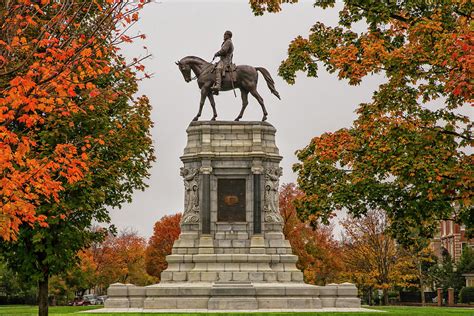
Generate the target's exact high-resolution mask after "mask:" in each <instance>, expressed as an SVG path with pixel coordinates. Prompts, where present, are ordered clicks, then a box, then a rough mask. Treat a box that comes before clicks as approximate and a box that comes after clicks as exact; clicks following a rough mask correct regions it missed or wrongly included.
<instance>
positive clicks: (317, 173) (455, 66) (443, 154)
mask: <svg viewBox="0 0 474 316" xmlns="http://www.w3.org/2000/svg"><path fill="white" fill-rule="evenodd" d="M283 2H291V3H293V2H297V1H296V0H287V1H276V0H258V1H257V0H251V1H250V3H251V5H252V8H253V10H254V12H255V13H256V14H263V12H264V11H269V12H278V11H279V10H280V9H281V7H280V4H281V3H283ZM334 5H335V1H334V0H316V1H315V6H318V7H321V8H323V9H327V8H329V7H333V6H334ZM473 6H474V4H473V2H472V1H457V0H447V1H418V0H407V1H365V0H350V1H349V0H345V1H344V6H343V8H342V10H340V12H339V17H340V18H339V23H338V24H339V25H338V26H337V27H328V26H326V25H324V24H323V23H320V22H318V23H316V24H315V25H314V26H313V27H312V28H311V33H310V34H309V36H308V37H307V38H303V37H301V36H298V37H297V38H296V39H294V40H293V41H292V42H291V44H290V46H289V49H288V58H287V59H286V60H284V61H283V62H282V63H281V66H280V68H279V75H280V76H282V77H283V78H284V79H285V80H286V81H287V82H289V83H291V84H292V83H294V82H295V78H296V72H298V71H304V72H306V74H307V75H308V76H312V77H316V76H317V73H318V71H319V67H321V66H324V67H325V69H326V70H327V71H329V72H330V73H334V72H337V73H338V77H339V78H340V79H346V80H348V81H349V84H351V85H357V84H360V83H361V81H362V79H363V78H364V77H366V76H367V75H370V74H376V73H380V74H384V75H385V77H386V82H385V83H383V84H381V85H380V86H379V89H378V91H376V92H374V95H373V98H372V101H371V102H369V103H363V104H360V105H359V107H358V109H357V115H358V117H357V119H356V120H355V121H354V123H353V126H351V127H348V128H343V129H340V130H338V131H335V132H328V133H325V134H323V135H320V136H317V137H314V138H313V139H312V141H311V142H310V144H309V145H308V146H306V147H305V148H304V149H302V150H300V151H299V152H298V153H297V156H298V159H299V160H300V162H299V163H298V164H296V165H295V166H294V170H295V171H296V172H298V185H299V187H300V188H301V190H302V191H303V192H304V196H303V197H302V198H301V199H300V201H299V205H298V212H299V214H300V216H301V217H302V218H303V219H313V220H317V219H322V220H323V222H328V220H329V218H330V217H331V215H332V213H333V212H334V210H337V209H342V208H346V209H347V210H348V212H349V213H350V214H353V215H356V216H358V215H360V214H367V213H368V212H369V211H370V210H372V209H380V210H384V211H385V212H386V214H387V216H388V217H389V219H390V230H391V232H392V233H393V234H394V235H395V236H396V238H397V241H398V242H401V243H404V244H410V243H411V242H412V241H413V240H417V239H418V237H422V238H430V237H432V236H433V234H434V232H435V231H436V228H437V225H438V221H439V220H442V219H454V220H455V221H456V222H457V223H464V224H465V226H466V229H467V230H468V231H471V232H472V231H473V229H474V212H472V201H473V192H474V188H473V181H474V176H473V170H474V164H473V155H472V154H471V153H469V152H467V151H466V150H465V148H466V147H468V146H470V145H472V125H473V124H472V120H471V119H470V118H469V117H468V116H466V115H464V114H463V113H464V112H466V111H468V109H467V107H468V104H469V103H470V102H472V88H473V82H472V80H471V78H472V76H473V73H472V70H473V67H472V52H473V51H474V50H473V33H472V30H471V24H472V14H471V12H472V11H473ZM358 22H363V23H364V22H365V24H366V26H367V29H366V30H365V31H363V32H355V31H353V30H352V27H353V25H354V24H355V23H358Z"/></svg>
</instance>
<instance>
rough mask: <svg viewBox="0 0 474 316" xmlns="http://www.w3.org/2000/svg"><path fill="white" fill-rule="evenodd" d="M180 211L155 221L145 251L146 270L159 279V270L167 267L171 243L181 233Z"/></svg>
mask: <svg viewBox="0 0 474 316" xmlns="http://www.w3.org/2000/svg"><path fill="white" fill-rule="evenodd" d="M180 221H181V213H178V214H174V215H166V216H163V217H162V218H161V219H160V220H159V221H157V222H156V223H155V226H154V228H153V236H151V237H150V240H149V241H148V246H147V248H146V252H145V265H146V271H147V272H148V274H149V275H152V276H154V277H155V278H157V279H158V280H160V274H161V271H163V270H165V269H166V268H167V267H168V264H167V262H166V256H167V255H170V254H171V249H172V248H173V243H174V241H175V240H176V239H178V237H179V234H180V233H181V227H180V225H179V223H180Z"/></svg>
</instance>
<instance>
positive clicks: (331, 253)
mask: <svg viewBox="0 0 474 316" xmlns="http://www.w3.org/2000/svg"><path fill="white" fill-rule="evenodd" d="M301 194H302V192H301V191H299V190H298V189H297V188H296V186H295V184H294V183H288V184H285V185H283V186H282V187H281V189H280V201H279V203H280V214H281V216H282V218H283V223H284V225H283V233H284V235H285V238H286V239H287V240H289V242H290V244H291V247H292V249H293V251H294V254H295V255H297V256H298V262H297V267H298V268H299V269H300V270H302V271H303V274H304V278H305V281H306V282H307V283H311V284H319V285H325V284H327V283H331V282H335V281H336V280H338V279H339V277H340V275H339V274H340V272H341V271H342V270H343V262H342V260H341V250H340V248H339V246H338V244H337V242H336V241H335V240H334V238H333V235H332V233H333V232H332V231H333V229H332V226H324V225H319V226H318V227H317V228H313V227H310V226H309V225H307V224H306V223H304V222H302V221H301V220H300V219H299V218H298V216H297V214H296V209H295V206H294V201H295V199H296V198H297V197H298V196H300V195H301Z"/></svg>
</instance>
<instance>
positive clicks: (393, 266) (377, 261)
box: [341, 211, 414, 305]
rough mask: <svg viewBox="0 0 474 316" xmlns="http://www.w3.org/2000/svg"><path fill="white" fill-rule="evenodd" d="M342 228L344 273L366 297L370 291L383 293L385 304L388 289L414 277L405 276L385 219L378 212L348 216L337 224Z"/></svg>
mask: <svg viewBox="0 0 474 316" xmlns="http://www.w3.org/2000/svg"><path fill="white" fill-rule="evenodd" d="M341 225H342V227H343V228H344V255H343V258H344V262H345V265H346V271H345V274H346V275H347V276H348V277H349V278H350V279H351V281H352V282H354V283H356V284H357V285H358V286H359V288H363V289H366V290H367V291H368V293H369V304H370V302H371V297H370V294H371V293H372V290H373V289H380V290H382V291H383V300H384V304H385V305H387V304H388V290H389V289H390V288H392V287H394V286H407V285H409V284H410V282H411V280H412V279H413V278H414V276H413V274H412V273H409V271H410V268H409V266H407V265H406V260H405V259H406V258H404V257H403V256H402V253H401V252H400V251H399V249H398V247H397V244H396V242H395V240H394V239H393V238H392V237H391V236H390V234H388V233H387V228H388V226H389V223H388V220H387V217H386V216H385V214H384V213H383V212H381V211H370V212H369V213H367V215H366V216H363V217H361V218H355V217H351V216H350V217H348V218H346V219H344V220H342V221H341Z"/></svg>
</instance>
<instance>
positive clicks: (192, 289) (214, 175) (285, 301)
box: [105, 121, 360, 310]
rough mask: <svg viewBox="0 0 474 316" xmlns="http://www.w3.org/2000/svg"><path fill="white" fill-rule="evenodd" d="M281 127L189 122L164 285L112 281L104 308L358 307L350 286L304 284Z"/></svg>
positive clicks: (258, 123)
mask: <svg viewBox="0 0 474 316" xmlns="http://www.w3.org/2000/svg"><path fill="white" fill-rule="evenodd" d="M275 132H276V130H275V128H274V127H273V126H272V125H271V124H269V123H266V122H226V121H214V122H210V121H204V122H192V123H191V124H190V126H189V127H188V129H187V135H188V142H187V145H186V148H185V149H184V155H183V156H182V157H181V161H182V162H183V165H184V166H183V167H182V168H181V176H182V177H183V181H184V186H185V202H184V213H183V218H182V222H181V235H180V236H179V239H178V240H176V241H175V243H174V245H173V250H172V254H171V255H169V256H167V258H166V260H167V262H168V268H167V269H166V270H165V271H163V272H162V273H161V283H159V284H155V285H151V286H146V287H138V286H134V285H130V284H112V285H111V286H110V288H109V289H108V296H109V298H108V299H107V300H106V302H105V307H106V308H124V307H127V306H128V307H130V308H144V309H166V310H169V309H177V310H179V309H203V310H206V309H207V310H249V309H255V310H258V309H265V310H267V309H278V310H282V309H283V310H284V309H289V310H290V309H291V310H294V309H295V308H298V309H317V308H322V307H345V308H352V307H360V300H359V299H358V298H357V288H356V287H355V286H354V285H352V284H349V283H344V284H331V285H328V286H314V285H308V284H305V283H304V282H303V274H302V272H301V271H300V270H298V269H297V268H296V265H295V264H296V262H297V260H298V258H297V256H295V255H293V253H292V249H291V246H290V243H289V242H288V240H286V239H285V237H284V235H283V232H282V227H283V223H282V218H281V216H280V213H279V210H278V188H279V177H280V176H281V174H282V171H281V168H280V166H279V163H280V161H281V159H282V157H281V156H280V155H279V150H278V148H277V146H276V143H275Z"/></svg>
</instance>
